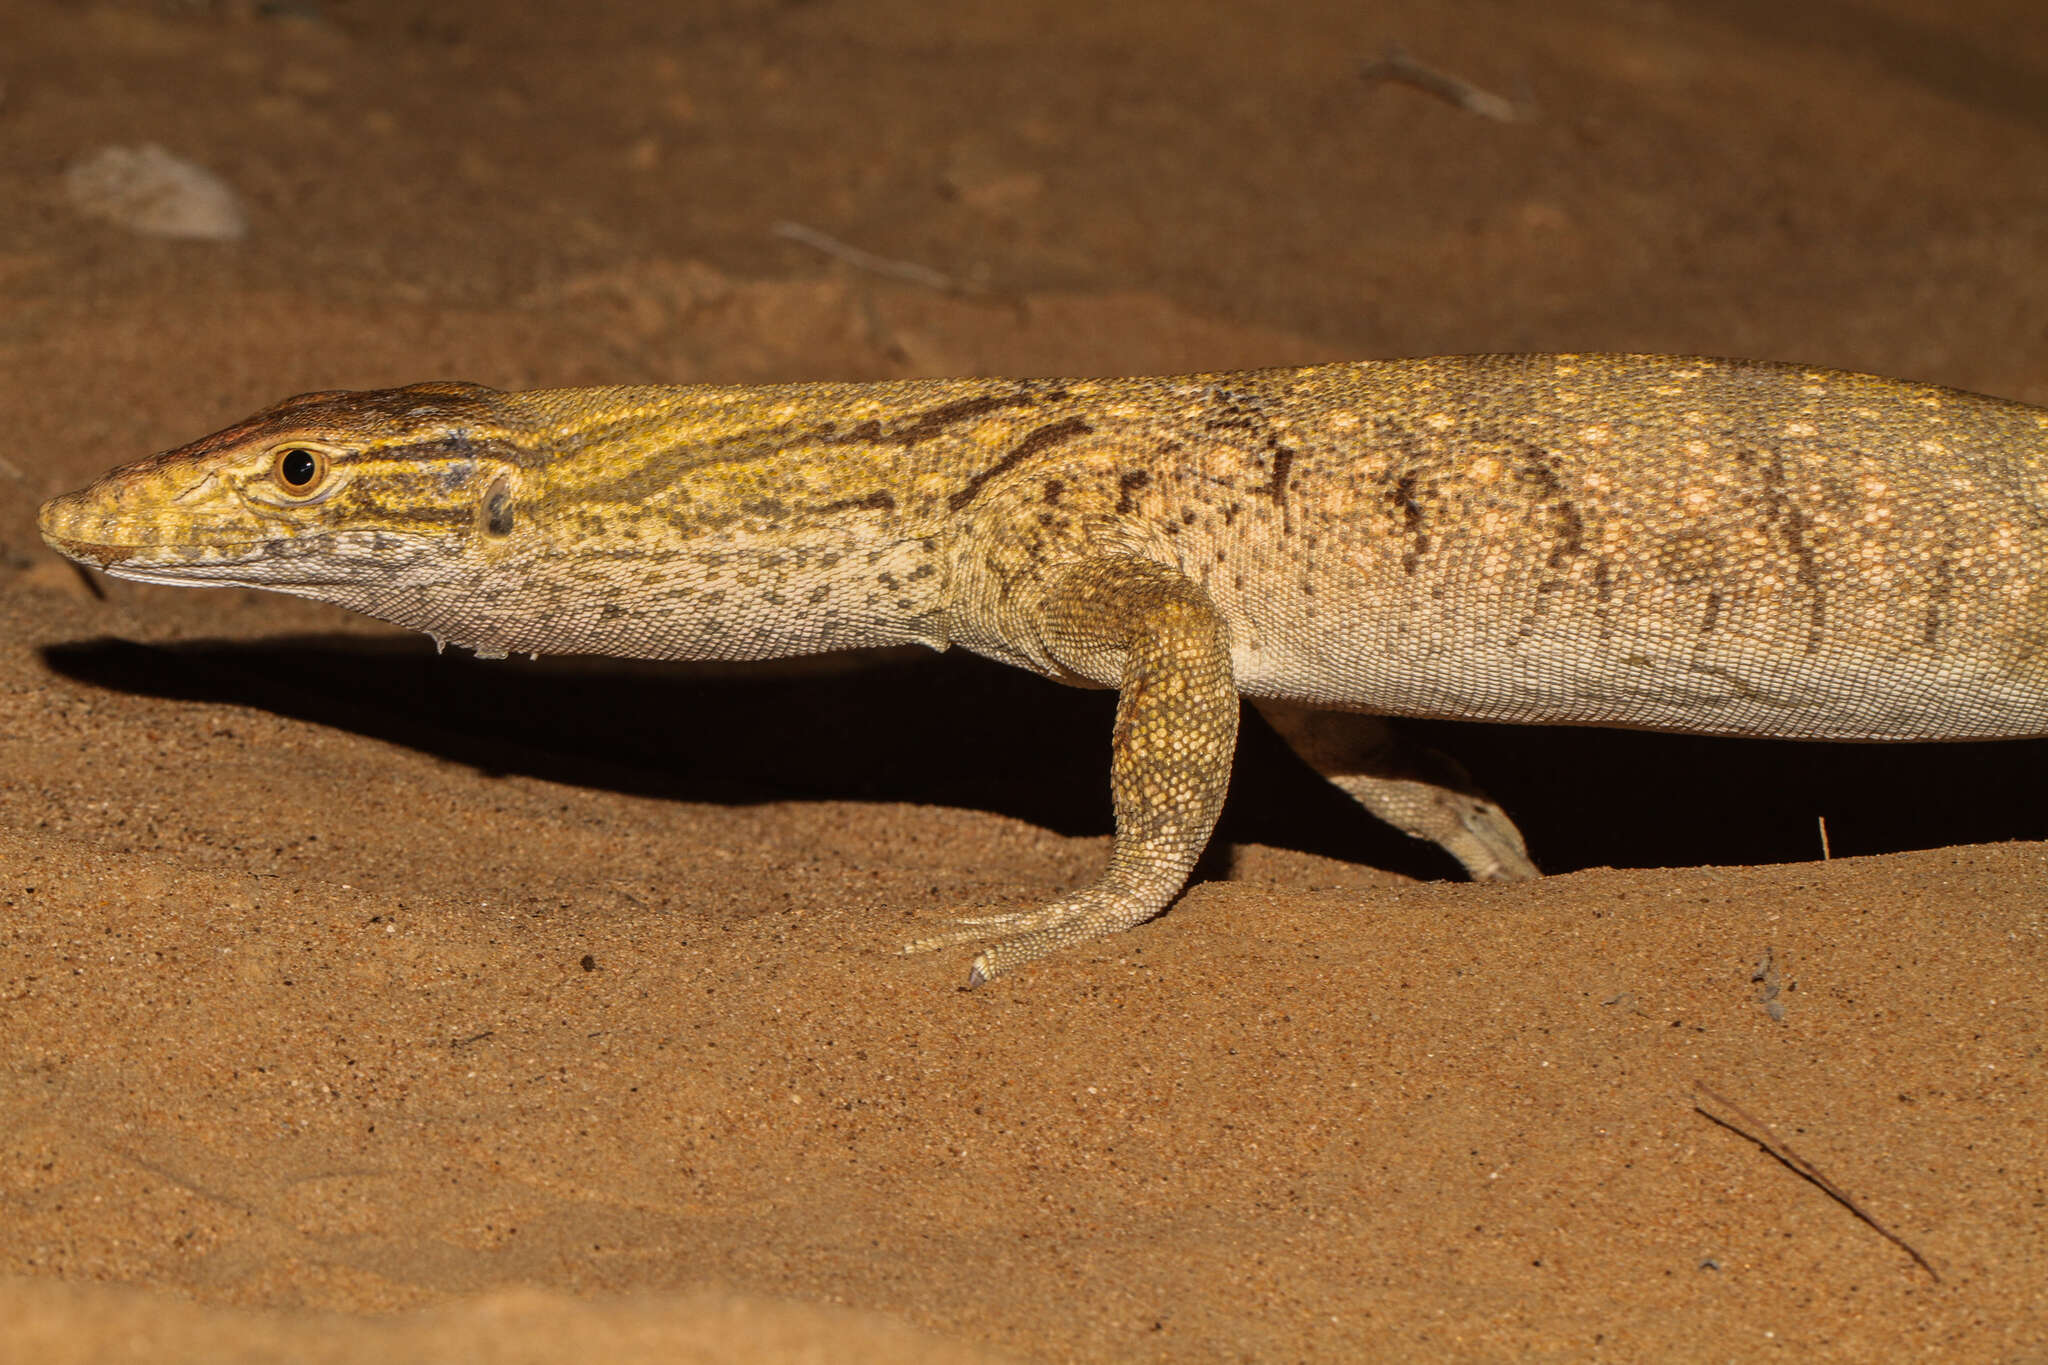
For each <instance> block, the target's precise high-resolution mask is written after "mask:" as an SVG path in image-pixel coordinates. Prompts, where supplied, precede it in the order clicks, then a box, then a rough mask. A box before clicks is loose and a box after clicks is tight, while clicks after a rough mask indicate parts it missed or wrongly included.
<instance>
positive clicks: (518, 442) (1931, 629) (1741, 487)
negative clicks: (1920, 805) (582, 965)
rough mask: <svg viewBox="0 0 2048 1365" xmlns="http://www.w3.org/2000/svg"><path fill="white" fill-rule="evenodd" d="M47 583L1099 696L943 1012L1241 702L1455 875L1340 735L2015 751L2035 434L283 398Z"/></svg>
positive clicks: (1109, 906)
mask: <svg viewBox="0 0 2048 1365" xmlns="http://www.w3.org/2000/svg"><path fill="white" fill-rule="evenodd" d="M40 526H41V530H42V533H43V536H44V537H45V539H46V540H48V542H49V543H50V544H51V545H52V546H53V547H55V548H56V549H57V550H59V551H60V552H62V553H63V554H65V555H68V556H70V557H71V558H73V559H75V560H78V561H80V562H82V563H85V564H88V565H92V566H95V567H97V568H101V569H104V570H105V571H107V572H108V573H111V574H115V575H118V576H120V577H124V578H132V579H137V580H140V581H143V582H149V583H184V584H194V585H203V586H227V585H236V586H243V587H258V588H270V589H275V590H277V591H281V592H288V593H296V594H299V595H301V596H306V597H313V598H319V599H322V600H325V601H328V602H335V603H339V604H341V605H342V606H345V607H351V608H354V609H355V610H357V611H362V612H367V613H369V614H370V615H372V616H376V617H380V618H383V619H385V620H387V621H393V622H397V623H399V624H401V625H404V626H410V627H413V628H416V629H419V630H423V631H426V632H429V633H431V634H432V635H434V636H435V637H436V638H437V639H441V640H448V641H453V642H455V643H458V644H461V645H465V646H470V647H473V648H474V649H475V650H476V651H477V653H478V654H479V655H482V656H485V657H502V656H503V655H504V654H505V653H506V652H508V651H515V650H516V651H532V652H542V651H545V652H577V653H588V654H609V655H621V656H630V657H636V658H650V659H758V658H765V657H771V656H780V655H789V654H798V653H805V652H811V651H820V650H834V649H844V648H851V647H856V646H870V645H898V644H906V643H916V644H923V645H929V646H931V647H932V648H934V649H945V648H947V647H948V646H951V645H958V646H961V647H963V648H966V649H969V650H972V651H974V652H976V653H978V654H983V655H986V656H988V657H990V658H993V659H998V660H1001V661H1003V662H1006V663H1010V664H1015V665H1017V666H1019V667H1022V668H1027V669H1030V670H1032V671H1033V672H1036V673H1041V674H1044V675H1046V676H1048V677H1051V678H1056V679H1058V680H1060V681H1062V682H1067V683H1073V684H1078V685H1081V686H1093V687H1104V688H1115V689H1117V691H1118V693H1119V697H1118V702H1117V709H1116V722H1115V729H1114V733H1113V737H1112V740H1111V760H1110V781H1111V789H1112V794H1113V797H1114V805H1115V814H1116V833H1115V838H1114V841H1113V844H1112V849H1111V853H1110V858H1109V866H1108V868H1107V870H1106V871H1105V872H1104V873H1103V875H1102V876H1101V877H1100V878H1099V879H1098V880H1097V881H1095V882H1094V883H1093V884H1092V885H1089V886H1086V887H1084V888H1081V889H1080V890H1078V891H1075V892H1073V893H1071V894H1068V895H1064V896H1061V897H1059V898H1058V899H1056V900H1053V901H1052V902H1051V903H1050V904H1047V905H1045V906H1043V907H1041V908H1037V909H1032V910H1026V911H1022V912H1019V913H1014V914H1002V915H991V916H985V917H982V918H977V919H967V920H961V921H958V922H957V923H956V925H955V926H954V927H953V928H951V929H950V930H948V931H946V932H942V933H938V934H934V935H933V936H931V937H929V938H925V939H923V940H920V941H919V942H917V943H913V944H911V945H909V947H908V948H907V949H906V951H916V950H922V949H928V948H935V947H941V946H946V945H952V944H959V943H970V942H971V943H979V944H986V946H985V947H984V948H983V949H982V951H981V952H980V953H979V954H978V955H977V956H976V957H975V959H974V962H973V966H972V969H971V972H970V975H969V984H970V985H978V984H980V983H982V982H985V981H987V980H989V979H991V978H993V977H995V976H997V975H998V974H1000V973H1002V972H1004V971H1006V970H1009V969H1012V968H1014V967H1016V966H1017V965H1018V964H1020V963H1023V962H1027V961H1030V960H1032V959H1034V958H1037V957H1040V956H1041V955H1043V954H1045V953H1047V952H1050V951H1052V950H1054V949H1057V948H1060V947H1064V946H1067V945H1071V944H1076V943H1080V942H1083V941H1086V940H1089V939H1093V938H1096V937H1099V936H1101V935H1105V934H1110V933H1114V932H1117V931H1120V930H1123V929H1127V928H1130V927H1131V926H1133V925H1136V924H1138V923H1140V922H1141V921H1143V920H1146V919H1149V918H1151V917H1152V916H1154V915H1156V914H1158V913H1159V912H1160V911H1161V910H1162V909H1164V908H1165V907H1166V905H1167V904H1168V902H1169V901H1171V900H1172V899H1173V897H1174V896H1176V895H1177V894H1178V893H1179V892H1180V890H1181V888H1182V887H1183V885H1184V884H1185V881H1186V879H1187V877H1188V875H1189V872H1190V869H1191V868H1192V867H1193V865H1194V862H1195V859H1196V857H1197V855H1198V854H1199V853H1200V852H1201V851H1202V848H1203V846H1204V844H1205V843H1206V842H1207V840H1208V838H1209V835H1210V832H1211V829H1212V827H1213V826H1214V824H1215V822H1216V818H1217V814H1218V811H1219V809H1220V807H1221V806H1222V804H1223V797H1224V792H1225V789H1226V787H1227V786H1228V783H1229V777H1230V770H1231V762H1232V755H1233V749H1234V746H1235V742H1236V736H1237V726H1238V712H1239V698H1240V696H1243V697H1248V698H1250V699H1252V700H1253V701H1254V703H1255V704H1257V705H1258V706H1260V708H1261V709H1262V710H1264V711H1266V712H1267V713H1268V714H1269V715H1270V716H1271V717H1272V719H1273V721H1274V723H1275V725H1276V726H1277V728H1278V729H1279V730H1280V732H1281V734H1282V735H1283V736H1284V737H1285V738H1286V739H1287V740H1288V741H1289V742H1290V743H1291V744H1292V745H1294V747H1295V748H1296V749H1297V751H1299V752H1300V753H1301V754H1302V755H1303V756H1304V757H1305V758H1306V759H1307V760H1308V761H1309V762H1310V763H1311V764H1312V765H1313V766H1315V767H1316V768H1317V769H1318V770H1320V771H1321V772H1322V773H1323V774H1324V775H1326V776H1327V777H1329V778H1330V779H1331V780H1332V781H1334V782H1336V783H1337V784H1338V785H1339V786H1340V787H1341V788H1342V789H1343V790H1344V791H1346V792H1347V793H1349V794H1350V795H1351V796H1352V797H1354V798H1355V799H1356V800H1357V801H1359V802H1360V803H1361V804H1363V805H1364V806H1365V807H1366V808H1367V809H1369V810H1370V811H1372V812H1373V813H1374V814H1376V815H1378V816H1380V817H1382V818H1383V819H1386V820H1388V821H1389V822H1391V823H1392V824H1394V825H1395V826H1397V827H1398V828H1400V829H1403V830H1405V831H1407V832H1408V833H1409V834H1412V835H1415V836H1417V837H1420V838H1423V839H1427V840H1430V841H1433V842H1435V843H1437V844H1439V845H1441V846H1442V847H1443V848H1444V849H1445V850H1446V851H1447V852H1449V853H1450V854H1451V855H1452V856H1454V857H1455V858H1456V859H1457V860H1458V861H1459V862H1460V863H1461V864H1463V866H1464V867H1465V869H1466V871H1467V872H1469V873H1470V874H1471V875H1472V876H1474V877H1477V878H1497V879H1515V878H1524V877H1530V876H1534V875H1536V868H1535V866H1534V864H1533V863H1532V862H1531V861H1530V859H1529V856H1528V853H1527V851H1526V849H1525V847H1524V845H1523V841H1522V837H1521V835H1520V834H1519V833H1518V832H1517V830H1516V828H1515V826H1514V823H1513V822H1512V821H1511V820H1510V819H1509V817H1508V816H1507V814H1506V813H1505V812H1504V811H1502V810H1501V809H1500V807H1499V806H1497V805H1496V804H1494V803H1493V802H1492V801H1490V800H1488V799H1487V798H1486V797H1485V796H1484V795H1482V794H1481V793H1480V792H1478V791H1477V790H1476V789H1474V787H1473V786H1472V784H1471V783H1470V782H1469V780H1467V779H1466V778H1465V777H1464V776H1463V774H1462V773H1461V772H1460V771H1459V770H1457V769H1456V767H1455V765H1452V764H1449V763H1448V761H1446V760H1443V759H1441V758H1439V757H1437V756H1434V755H1428V754H1420V755H1418V754H1409V753H1404V752H1403V751H1402V750H1401V749H1400V748H1399V746H1398V745H1396V744H1394V743H1393V742H1392V741H1391V740H1390V739H1389V737H1388V735H1387V733H1386V731H1385V730H1384V729H1382V728H1379V727H1377V726H1376V725H1375V724H1374V723H1373V722H1371V721H1367V722H1366V728H1363V729H1360V728H1357V727H1354V726H1352V725H1350V724H1348V723H1347V719H1346V718H1345V717H1343V716H1341V715H1335V714H1332V713H1335V712H1357V713H1365V715H1366V716H1369V717H1380V716H1390V715H1397V716H1435V717H1452V718H1458V719H1465V720H1488V721H1515V722H1528V723H1539V724H1565V725H1609V726H1627V727H1636V728H1644V729H1655V730H1682V731H1695V732H1704V733H1715V734H1727V735H1758V736H1777V737H1785V738H1802V739H1839V740H1960V739H1980V738H1999V737H2021V736H2034V735H2042V734H2048V410H2044V409H2040V408H2035V407H2030V406H2026V405H2023V404H2020V403H2015V402H2009V401H2004V400H2000V399H1995V398H1987V397H1982V396H1978V395H1975V394H1970V393H1965V392H1961V391H1958V390H1953V389H1944V388H1937V387H1933V386H1929V385H1922V384H1912V383H1903V382H1898V381H1894V380H1887V379H1881V378H1876V377H1873V376H1868V375H1857V374H1848V373H1841V372H1835V371H1829V370H1822V369H1814V368H1806V367H1800V366H1795V365H1784V364H1775V363H1762V362H1749V361H1734V360H1716V359H1707V358H1700V357H1666V356H1615V355H1580V356H1573V355H1495V356H1451V357H1438V358H1430V359H1411V360H1391V361H1380V362H1366V363H1356V364H1332V365H1320V366H1313V367H1307V368H1300V369H1275V370H1263V371H1251V372H1245V373H1235V374H1196V375H1185V376H1178V377H1166V378H1136V379H1123V378H1114V379H993V378H980V379H918V380H904V381H891V382H881V383H803V384H770V385H749V386H713V385H687V386H673V387H655V386H648V387H614V388H580V389H553V390H539V391H533V392H524V393H508V392H500V391H498V390H494V389H489V388H485V387H482V386H479V385H474V384H460V383H434V384H418V385H413V386H411V387H407V388H395V389H381V390H372V391H362V392H323V393H309V394H302V395H300V396H298V397H296V398H290V399H287V400H285V401H284V402H282V403H279V404H277V405H276V406H275V407H272V408H269V409H267V410H265V411H263V412H260V413H258V414H256V415H255V416H253V417H250V418H249V419H247V420H246V421H243V422H239V423H237V424H235V425H234V426H231V427H228V428H227V429H225V430H223V431H220V432H217V433H215V434H214V435H211V436H208V437H206V438H204V439H202V440H199V441H196V442H194V443H193V444H191V445H187V446H184V447H182V448H180V449H177V450H172V451H168V452H166V453H163V454H159V455H155V456H151V457H150V458H148V459H144V460H141V461H139V462H137V463H134V464H131V465H128V466H126V467H124V468H121V469H117V470H115V471H113V472H112V473H110V474H108V475H106V476H105V477H104V478H102V479H100V480H99V481H98V482H96V483H94V484H92V485H91V486H90V487H87V488H84V489H81V490H80V491H78V492H74V493H69V494H66V495H63V496H61V497H57V498H54V499H52V500H51V501H50V502H48V503H47V504H46V505H45V506H44V507H43V509H42V512H41V517H40Z"/></svg>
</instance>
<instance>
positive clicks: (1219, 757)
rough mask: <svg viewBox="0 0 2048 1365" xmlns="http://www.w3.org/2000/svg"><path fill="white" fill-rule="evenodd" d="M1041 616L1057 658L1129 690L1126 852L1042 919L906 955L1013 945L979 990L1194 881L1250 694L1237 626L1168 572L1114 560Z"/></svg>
mask: <svg viewBox="0 0 2048 1365" xmlns="http://www.w3.org/2000/svg"><path fill="white" fill-rule="evenodd" d="M1037 617H1038V619H1037V620H1036V621H1035V622H1031V623H1029V624H1030V625H1032V626H1035V629H1036V633H1037V635H1038V641H1039V644H1040V646H1041V647H1042V649H1043V652H1044V654H1045V656H1046V657H1047V658H1049V659H1050V660H1051V661H1052V662H1053V663H1054V664H1056V665H1058V666H1059V667H1060V668H1063V669H1066V670H1068V671H1070V672H1072V673H1073V674H1075V675H1077V676H1079V677H1081V678H1085V679H1088V680H1090V681H1093V682H1098V683H1103V684H1106V685H1109V686H1113V687H1115V688H1116V689H1117V690H1118V697H1117V708H1116V729H1115V732H1114V734H1113V736H1112V738H1111V741H1110V789H1111V793H1112V796H1113V798H1114V801H1115V805H1116V840H1115V844H1114V847H1113V848H1112V850H1111V852H1110V857H1109V868H1108V870H1107V871H1106V872H1104V873H1103V875H1102V877H1101V879H1100V880H1099V881H1097V882H1096V883H1095V884H1094V885H1093V886H1089V887H1087V888H1085V889H1083V890H1081V891H1077V892H1075V893H1074V894H1072V895H1070V896H1065V897H1062V898H1061V899H1059V900H1056V901H1054V902H1053V903H1052V904H1050V905H1047V906H1043V907H1041V908H1040V909H1037V910H1027V911H1022V912H1019V913H1016V914H1009V915H993V916H986V917H982V918H978V919H963V920H960V921H958V924H959V926H960V927H958V928H955V929H953V930H950V931H948V932H946V933H942V934H938V935H935V936H933V937H931V938H926V939H921V940H919V941H918V942H916V943H912V944H910V945H908V946H907V947H906V948H905V949H904V951H905V952H923V951H927V950H929V949H933V948H943V947H947V946H950V945H953V944H956V943H965V942H972V941H978V940H982V939H985V938H987V937H989V936H990V935H992V934H999V935H1002V936H1003V937H1002V938H1001V939H1000V940H999V941H998V942H996V943H994V944H992V945H990V946H989V947H988V948H986V949H984V950H983V951H982V952H981V954H980V955H979V956H977V957H976V958H975V959H974V966H973V968H972V970H971V971H970V972H969V974H968V985H970V986H978V985H981V984H982V983H983V982H985V981H989V980H991V979H993V978H994V977H997V976H999V975H1001V974H1002V973H1004V972H1006V971H1008V970H1010V969H1011V968H1012V967H1015V966H1018V965H1019V964H1021V963H1025V962H1029V961H1031V960H1032V959H1033V958H1038V957H1043V956H1044V955H1045V954H1047V953H1050V952H1053V951H1055V950H1057V949H1060V948H1065V947H1069V946H1071V945H1073V944H1076V943H1083V942H1086V941H1087V940H1089V939H1093V938H1101V937H1102V936H1104V935H1105V934H1114V933H1117V932H1119V931H1120V930H1124V929H1128V928H1130V927H1131V926H1132V925H1135V924H1140V923H1142V922H1144V921H1145V920H1148V919H1150V918H1152V917H1153V916H1154V915H1156V914H1158V913H1159V912H1160V911H1162V910H1164V909H1165V908H1166V906H1167V903H1168V902H1169V901H1171V900H1172V899H1173V898H1174V896H1175V895H1177V894H1178V893H1179V892H1180V889H1181V887H1182V886H1184V885H1185V884H1186V883H1187V878H1188V873H1189V871H1190V870H1191V869H1192V868H1193V867H1194V865H1195V859H1196V858H1198V857H1200V856H1201V852H1202V849H1203V847H1204V846H1205V845H1206V844H1207V843H1208V842H1209V834H1210V832H1211V831H1212V830H1213V829H1214V828H1215V827H1216V817H1217V815H1218V813H1219V812H1220V811H1221V810H1222V809H1223V797H1224V793H1225V792H1226V791H1227V790H1228V789H1229V787H1230V762H1231V757H1232V754H1233V753H1234V751H1235V749H1236V745H1237V715H1238V699H1237V689H1236V686H1235V685H1234V684H1233V682H1232V680H1231V671H1230V644H1229V640H1228V638H1227V631H1226V629H1225V626H1224V623H1223V618H1222V616H1221V615H1220V614H1218V612H1217V610H1216V608H1215V606H1214V605H1213V604H1211V602H1210V601H1209V598H1208V595H1207V594H1206V593H1204V592H1203V591H1202V590H1201V588H1199V587H1197V586H1196V585H1195V584H1194V583H1192V582H1190V581H1188V580H1187V579H1186V578H1184V577H1182V576H1181V575H1180V574H1179V573H1177V572H1175V571H1174V570H1172V569H1170V568H1167V567H1165V566H1164V565H1160V564H1155V563H1152V562H1150V561H1148V560H1142V559H1137V558H1133V557H1128V556H1104V557H1101V558H1096V559H1089V560H1083V561H1081V562H1079V563H1076V564H1072V565H1069V566H1067V567H1065V568H1063V569H1060V570H1058V571H1056V573H1055V575H1054V577H1053V579H1052V581H1051V582H1050V583H1049V584H1048V585H1047V587H1046V590H1045V592H1044V595H1043V597H1042V598H1041V606H1040V607H1039V609H1038V612H1037Z"/></svg>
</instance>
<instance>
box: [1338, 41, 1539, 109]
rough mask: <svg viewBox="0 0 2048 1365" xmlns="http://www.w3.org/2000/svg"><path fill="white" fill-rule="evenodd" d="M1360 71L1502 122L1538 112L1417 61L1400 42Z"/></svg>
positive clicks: (1371, 79) (1369, 78) (1375, 79)
mask: <svg viewBox="0 0 2048 1365" xmlns="http://www.w3.org/2000/svg"><path fill="white" fill-rule="evenodd" d="M1358 74H1359V75H1360V76H1362V77H1364V78H1365V80H1366V81H1367V82H1368V83H1371V84H1376V83H1378V82H1380V81H1392V82H1394V83H1395V84H1397V85H1408V86H1413V87H1414V88H1415V89H1417V90H1421V91H1424V92H1426V93H1428V94H1431V95H1435V96H1436V97H1437V98H1438V99H1442V100H1448V101H1449V102H1450V103H1452V104H1455V105H1457V106H1458V107H1459V108H1460V109H1463V110H1465V111H1466V112H1467V113H1471V114H1477V115H1479V116H1480V117H1481V118H1490V119H1494V120H1497V121H1498V122H1501V123H1522V122H1525V121H1527V120H1528V119H1529V118H1530V117H1531V116H1532V115H1533V114H1534V113H1535V110H1534V108H1533V107H1531V106H1528V105H1523V104H1517V103H1516V102H1515V101H1513V100H1511V99H1509V98H1507V96H1505V95H1496V94H1494V93H1493V92H1492V91H1491V90H1482V89H1480V88H1479V87H1478V86H1476V85H1474V84H1472V82H1470V81H1468V80H1465V79H1463V78H1462V77H1459V76H1453V75H1452V74H1451V73H1450V72H1448V71H1439V70H1437V69H1436V68H1435V67H1433V66H1426V65H1424V64H1423V63H1421V62H1418V61H1416V60H1415V59H1414V58H1413V57H1411V56H1409V55H1408V54H1407V52H1406V51H1404V50H1403V49H1402V48H1401V47H1400V46H1399V45H1398V44H1396V45H1394V46H1391V47H1389V48H1388V49H1387V55H1386V56H1384V57H1382V58H1380V59H1379V60H1378V61H1376V62H1367V63H1366V64H1365V65H1364V67H1362V68H1361V69H1360V70H1359V73H1358Z"/></svg>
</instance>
